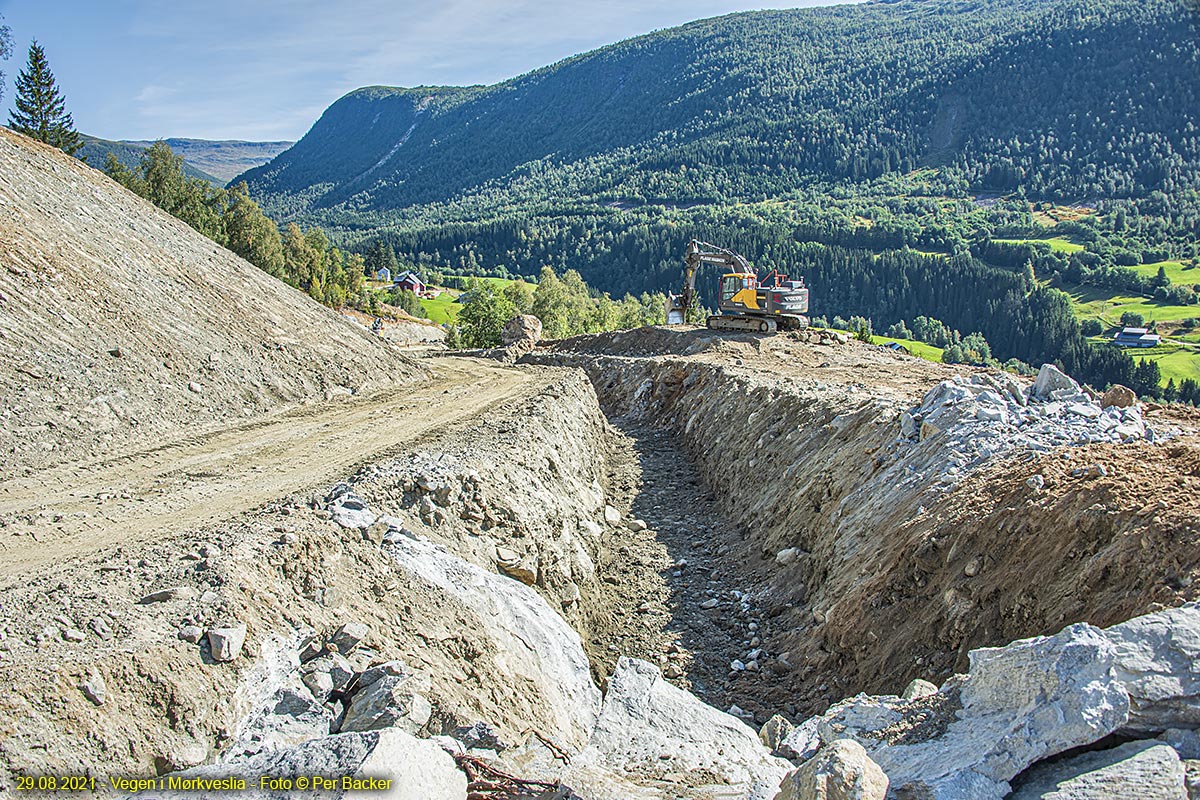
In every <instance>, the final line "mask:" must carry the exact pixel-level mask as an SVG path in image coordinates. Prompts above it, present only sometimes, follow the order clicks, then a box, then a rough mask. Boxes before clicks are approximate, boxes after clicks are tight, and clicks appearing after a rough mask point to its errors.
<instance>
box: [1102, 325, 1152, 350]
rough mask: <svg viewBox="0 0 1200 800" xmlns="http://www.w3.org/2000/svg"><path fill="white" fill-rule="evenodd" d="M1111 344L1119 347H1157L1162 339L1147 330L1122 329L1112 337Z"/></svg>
mask: <svg viewBox="0 0 1200 800" xmlns="http://www.w3.org/2000/svg"><path fill="white" fill-rule="evenodd" d="M1113 343H1114V344H1116V345H1118V346H1120V347H1158V346H1159V345H1160V344H1162V337H1161V336H1159V335H1158V334H1157V333H1151V332H1150V331H1149V329H1148V328H1122V329H1121V332H1120V333H1118V334H1116V335H1115V336H1113Z"/></svg>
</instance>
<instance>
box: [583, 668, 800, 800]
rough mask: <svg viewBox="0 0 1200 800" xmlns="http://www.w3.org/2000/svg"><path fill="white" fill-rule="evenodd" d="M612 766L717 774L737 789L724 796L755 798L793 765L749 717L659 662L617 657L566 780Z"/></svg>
mask: <svg viewBox="0 0 1200 800" xmlns="http://www.w3.org/2000/svg"><path fill="white" fill-rule="evenodd" d="M609 765H617V766H619V767H620V769H621V770H622V772H623V773H624V775H625V776H626V777H627V778H630V779H635V776H636V777H637V778H645V779H660V778H662V777H663V776H666V775H669V774H687V773H689V772H693V773H696V774H698V775H701V774H704V775H710V776H712V777H713V778H715V780H716V781H717V782H723V783H724V784H727V786H726V787H725V790H726V791H731V792H732V793H731V794H729V795H723V796H730V797H734V796H736V797H745V798H747V799H748V800H771V798H774V797H775V794H776V792H777V791H778V788H779V784H780V781H781V780H782V779H783V776H784V775H785V774H787V772H788V769H789V766H790V765H789V764H788V763H787V762H786V761H783V760H782V759H778V758H774V757H773V756H771V755H770V753H769V752H768V751H767V748H766V747H764V746H763V744H762V742H760V741H759V739H758V736H757V734H755V732H754V731H753V730H751V729H750V728H749V727H747V726H746V724H745V723H743V722H742V721H740V720H738V719H735V718H734V717H732V716H730V715H728V714H723V713H721V712H720V711H717V710H716V709H715V708H712V707H711V706H708V705H705V704H704V703H703V702H701V701H700V700H698V699H697V698H696V697H694V696H693V695H691V694H689V693H688V692H685V691H684V690H682V689H679V688H677V687H675V686H672V685H671V684H670V683H668V682H667V681H665V680H663V678H662V675H661V673H659V671H658V668H657V667H655V666H654V665H653V664H649V663H647V662H645V661H638V660H635V659H631V658H621V659H620V660H619V661H618V662H617V668H616V671H615V672H614V673H613V675H612V678H610V679H609V684H608V694H607V695H606V696H605V698H604V707H603V709H602V710H601V712H600V717H599V719H598V720H597V722H596V728H595V731H594V732H593V733H592V737H591V740H590V742H589V743H588V746H587V747H586V748H584V750H583V752H582V753H580V754H579V755H578V756H577V757H576V758H575V759H573V760H572V765H571V770H568V772H567V774H566V775H565V776H564V778H563V782H564V783H565V784H567V785H573V784H572V783H571V781H570V777H571V771H573V770H575V769H578V768H589V767H591V768H600V769H608V768H609ZM635 782H636V779H635ZM697 796H703V795H702V794H701V793H699V792H697Z"/></svg>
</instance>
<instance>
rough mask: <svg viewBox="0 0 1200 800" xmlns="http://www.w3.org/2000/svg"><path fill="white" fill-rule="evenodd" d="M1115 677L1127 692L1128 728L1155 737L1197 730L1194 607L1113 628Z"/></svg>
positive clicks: (1199, 614)
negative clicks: (1167, 732)
mask: <svg viewBox="0 0 1200 800" xmlns="http://www.w3.org/2000/svg"><path fill="white" fill-rule="evenodd" d="M1104 633H1105V635H1106V636H1107V637H1108V639H1109V641H1111V642H1112V643H1113V644H1114V645H1115V650H1116V667H1117V669H1116V677H1117V679H1118V680H1119V681H1120V682H1121V683H1122V685H1124V687H1125V689H1126V690H1127V691H1128V692H1129V700H1130V714H1129V723H1128V725H1127V727H1128V728H1130V729H1132V730H1134V731H1137V732H1142V733H1145V732H1153V733H1158V732H1161V731H1164V730H1166V729H1168V728H1194V727H1200V670H1198V669H1197V668H1196V665H1197V664H1200V604H1197V603H1188V604H1187V605H1184V606H1180V607H1179V608H1171V609H1167V610H1165V611H1159V612H1157V613H1154V614H1147V615H1145V616H1141V617H1136V618H1134V619H1131V620H1129V621H1128V622H1123V623H1121V624H1120V625H1114V626H1113V627H1111V628H1109V629H1108V630H1106V631H1105V632H1104Z"/></svg>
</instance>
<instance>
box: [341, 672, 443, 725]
mask: <svg viewBox="0 0 1200 800" xmlns="http://www.w3.org/2000/svg"><path fill="white" fill-rule="evenodd" d="M422 689H426V686H425V685H423V684H421V682H420V681H419V680H418V679H417V678H416V676H413V675H388V676H386V677H383V678H380V679H379V680H377V681H375V682H374V683H372V684H371V685H370V686H367V687H365V688H363V689H360V690H359V691H357V692H355V693H354V695H353V696H352V697H351V698H350V707H349V708H347V709H346V716H345V718H344V719H343V720H342V730H343V731H371V730H379V729H380V728H401V729H402V730H405V731H407V732H409V733H413V734H415V733H417V732H418V731H419V730H421V728H423V727H424V726H425V723H427V722H429V718H430V717H431V716H433V707H432V706H431V705H430V703H429V701H428V700H427V699H426V698H425V696H424V694H422V693H421V692H420V691H419V690H422Z"/></svg>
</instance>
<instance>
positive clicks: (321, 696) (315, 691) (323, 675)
mask: <svg viewBox="0 0 1200 800" xmlns="http://www.w3.org/2000/svg"><path fill="white" fill-rule="evenodd" d="M300 680H301V682H303V683H304V685H305V686H307V687H308V690H309V691H310V692H312V695H313V697H315V698H316V699H317V700H320V701H321V702H324V701H325V700H327V699H328V698H329V696H330V695H331V694H333V677H332V676H331V675H330V674H329V673H328V672H309V673H306V674H304V675H302V676H301V677H300Z"/></svg>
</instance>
